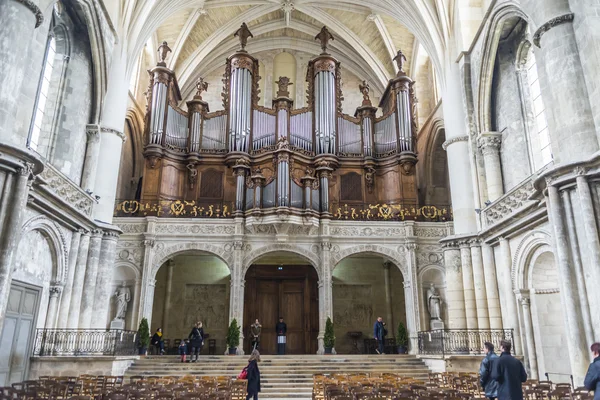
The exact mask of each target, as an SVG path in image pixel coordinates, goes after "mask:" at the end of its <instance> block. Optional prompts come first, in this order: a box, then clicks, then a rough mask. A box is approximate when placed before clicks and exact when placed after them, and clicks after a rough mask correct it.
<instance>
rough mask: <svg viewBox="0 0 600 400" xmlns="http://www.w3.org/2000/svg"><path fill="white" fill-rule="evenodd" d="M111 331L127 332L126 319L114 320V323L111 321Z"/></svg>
mask: <svg viewBox="0 0 600 400" xmlns="http://www.w3.org/2000/svg"><path fill="white" fill-rule="evenodd" d="M110 329H120V330H125V320H124V319H113V320H112V321H110Z"/></svg>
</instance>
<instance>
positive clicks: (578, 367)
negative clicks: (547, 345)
mask: <svg viewBox="0 0 600 400" xmlns="http://www.w3.org/2000/svg"><path fill="white" fill-rule="evenodd" d="M547 191H548V208H549V212H548V217H549V219H550V224H551V225H552V227H553V230H554V235H553V237H554V254H555V255H556V264H557V269H558V275H559V280H558V281H559V285H560V294H561V297H562V304H563V307H564V318H565V327H566V332H567V337H568V338H569V340H567V346H568V348H569V359H570V362H571V370H572V372H573V376H574V379H575V385H576V386H580V385H581V382H582V381H583V377H584V376H585V374H586V372H587V365H588V361H589V356H588V354H587V345H586V342H585V332H584V329H583V328H582V326H581V321H582V316H581V313H580V305H579V304H578V303H579V302H578V296H577V290H576V288H575V282H574V280H575V279H574V277H573V276H572V273H571V272H572V271H571V268H572V263H571V257H570V254H569V239H568V233H567V228H566V223H565V217H564V215H563V212H562V211H563V207H564V205H563V204H562V202H561V199H560V194H559V191H558V188H557V187H555V186H553V185H552V183H551V182H548V187H547Z"/></svg>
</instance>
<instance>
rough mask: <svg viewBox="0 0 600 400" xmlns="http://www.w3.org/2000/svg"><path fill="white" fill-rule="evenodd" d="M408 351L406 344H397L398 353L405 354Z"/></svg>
mask: <svg viewBox="0 0 600 400" xmlns="http://www.w3.org/2000/svg"><path fill="white" fill-rule="evenodd" d="M406 353H408V349H407V348H406V346H398V354H406Z"/></svg>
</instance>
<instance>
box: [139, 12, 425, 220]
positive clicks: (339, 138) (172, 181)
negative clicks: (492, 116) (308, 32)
mask: <svg viewBox="0 0 600 400" xmlns="http://www.w3.org/2000/svg"><path fill="white" fill-rule="evenodd" d="M236 36H238V37H239V39H240V43H241V49H240V50H239V51H237V52H236V53H235V54H233V55H232V56H230V57H229V58H228V59H227V61H226V65H225V74H224V79H223V82H224V89H223V93H222V97H223V109H222V110H218V111H214V112H210V110H209V105H208V103H207V102H205V101H204V100H203V99H202V93H203V92H204V91H206V90H207V88H208V83H207V82H204V81H203V80H202V79H201V78H200V79H198V82H197V85H196V89H197V90H196V94H195V96H194V97H193V98H192V99H191V100H189V101H187V102H186V106H187V110H184V109H182V108H180V106H179V105H180V103H181V101H182V98H181V94H180V91H179V86H178V83H177V79H176V76H175V73H174V72H173V71H171V70H169V69H168V68H167V67H166V64H165V63H164V59H165V57H166V53H164V52H163V54H162V56H161V61H160V62H159V63H158V65H157V66H156V67H155V68H153V69H152V70H151V71H149V73H150V84H149V87H148V91H147V103H148V104H147V110H146V119H145V122H146V124H145V138H146V144H145V150H144V157H145V159H146V164H145V171H144V176H143V181H142V182H143V184H142V190H141V194H140V196H141V199H138V200H141V202H142V203H143V202H144V201H149V202H160V201H164V200H167V201H174V200H182V201H187V202H190V201H194V202H195V203H194V204H198V205H202V204H221V205H222V207H225V206H227V205H228V206H229V207H230V208H229V210H230V211H231V212H232V213H233V215H245V214H246V213H250V214H256V213H259V214H260V213H265V214H268V213H278V212H282V211H283V212H286V213H301V214H309V215H314V216H317V217H327V216H331V214H332V213H334V212H335V209H336V208H338V209H339V207H341V206H342V205H352V204H356V205H360V204H367V203H372V204H412V205H418V204H417V193H416V181H415V179H416V178H415V175H416V174H415V173H414V169H415V164H416V163H417V155H416V152H415V137H416V133H417V125H416V115H415V112H414V110H415V103H416V99H415V96H414V90H413V84H414V82H413V81H412V80H411V79H410V78H409V77H408V76H407V75H406V74H405V72H404V70H403V62H404V61H405V60H406V59H405V58H404V56H403V55H402V53H401V52H399V53H398V56H397V57H396V59H395V60H396V62H397V63H398V66H399V68H398V69H399V72H398V75H397V76H396V77H395V78H393V79H391V80H390V81H389V82H388V85H387V88H386V90H385V92H384V94H383V96H382V99H381V102H380V104H379V108H378V107H375V106H374V105H373V104H372V103H371V100H370V97H369V91H370V88H369V85H368V84H367V82H365V81H363V83H362V84H361V85H360V86H359V88H358V90H360V92H361V93H362V95H363V102H362V105H361V106H360V107H358V108H357V110H356V112H355V113H354V115H347V114H344V113H342V107H341V106H342V99H343V97H342V77H341V67H340V63H339V62H338V61H337V60H336V59H335V58H334V57H333V56H331V55H330V54H329V53H328V52H327V46H328V42H329V41H330V40H331V39H333V37H332V36H331V34H330V33H329V31H328V30H327V28H326V27H323V29H322V30H321V32H320V33H319V35H317V37H316V38H315V39H317V40H319V41H320V42H321V48H322V50H323V52H322V53H321V54H320V55H318V56H317V57H315V58H314V59H313V60H311V61H310V62H309V65H308V68H307V71H306V79H307V82H308V91H307V95H308V98H307V106H306V107H304V108H300V109H296V108H294V107H293V100H292V99H291V96H290V93H289V90H288V88H289V86H290V85H292V83H291V82H290V79H289V78H288V77H277V78H278V80H277V81H276V83H277V85H278V87H279V90H278V91H277V94H276V96H275V98H274V100H273V104H272V107H270V108H268V107H263V106H260V105H259V104H258V100H259V94H260V93H259V90H258V83H259V80H260V79H261V77H260V76H259V74H258V60H257V59H256V58H254V57H253V56H252V55H250V54H249V53H248V52H247V51H246V50H245V46H246V41H247V39H248V38H249V37H252V34H251V33H250V31H249V29H248V27H247V26H246V25H245V24H243V25H242V26H241V27H240V29H239V30H238V31H237V32H236ZM164 46H166V43H165V44H164ZM167 49H168V47H167ZM274 78H275V77H274ZM379 109H381V113H382V114H381V115H377V114H378V112H379Z"/></svg>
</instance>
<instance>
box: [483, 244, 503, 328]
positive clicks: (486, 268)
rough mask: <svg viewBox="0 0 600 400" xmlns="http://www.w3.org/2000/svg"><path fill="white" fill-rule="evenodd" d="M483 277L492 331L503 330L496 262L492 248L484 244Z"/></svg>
mask: <svg viewBox="0 0 600 400" xmlns="http://www.w3.org/2000/svg"><path fill="white" fill-rule="evenodd" d="M482 250H483V275H484V281H485V292H486V296H487V304H488V315H489V318H490V329H502V314H501V312H500V297H499V296H498V280H497V279H496V261H495V259H494V249H493V248H492V246H490V245H487V244H484V245H483V246H482Z"/></svg>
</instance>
